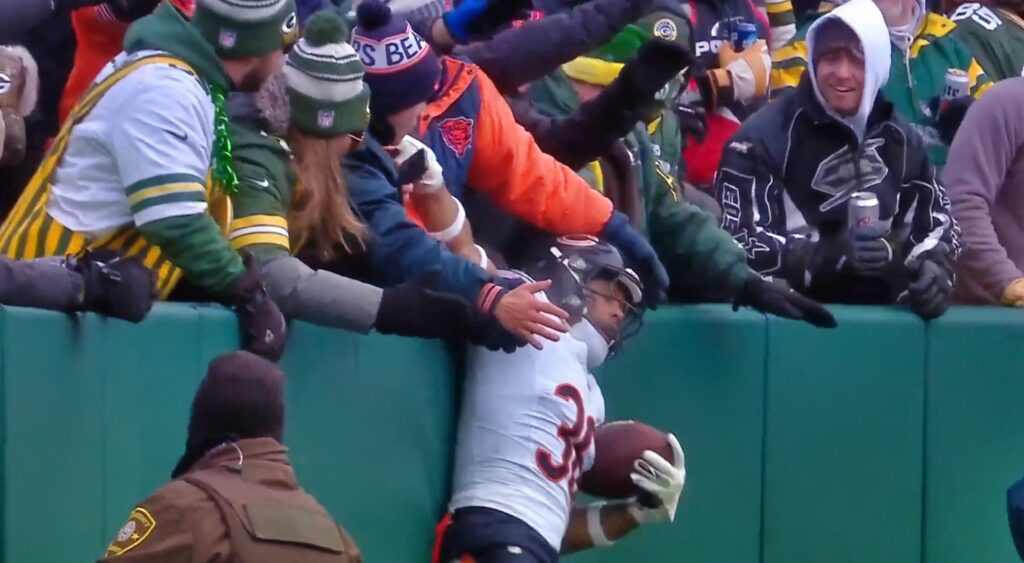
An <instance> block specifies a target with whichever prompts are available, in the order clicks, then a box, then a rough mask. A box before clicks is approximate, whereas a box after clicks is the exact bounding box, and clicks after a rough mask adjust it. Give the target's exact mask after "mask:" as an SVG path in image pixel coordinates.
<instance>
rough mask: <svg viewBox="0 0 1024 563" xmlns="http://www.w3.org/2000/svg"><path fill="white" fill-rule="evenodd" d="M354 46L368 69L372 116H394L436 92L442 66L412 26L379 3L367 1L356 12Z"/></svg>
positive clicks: (367, 80) (372, 0)
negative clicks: (395, 16)
mask: <svg viewBox="0 0 1024 563" xmlns="http://www.w3.org/2000/svg"><path fill="white" fill-rule="evenodd" d="M352 46H353V47H355V50H356V52H357V53H359V57H360V58H361V59H362V61H363V65H364V66H365V67H366V76H365V77H363V80H365V81H366V83H367V84H368V85H369V86H370V92H371V95H370V111H371V112H372V113H374V114H376V115H378V116H381V117H384V116H388V115H394V114H396V113H398V112H400V111H402V110H404V109H408V108H411V107H412V106H414V105H416V104H418V103H420V102H427V101H430V100H431V99H432V98H433V97H434V94H435V93H436V92H437V84H438V81H439V80H440V79H441V62H440V61H439V60H438V59H437V56H435V55H434V52H433V51H432V50H431V49H430V45H428V44H427V42H426V41H424V40H423V38H422V37H420V36H419V35H417V34H416V32H415V31H413V30H412V26H411V25H409V22H408V21H406V20H404V19H401V18H394V17H392V15H391V8H389V7H388V6H387V5H385V4H383V3H381V2H380V0H364V2H363V3H361V4H359V7H358V8H356V28H355V30H353V32H352Z"/></svg>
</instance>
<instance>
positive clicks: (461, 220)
mask: <svg viewBox="0 0 1024 563" xmlns="http://www.w3.org/2000/svg"><path fill="white" fill-rule="evenodd" d="M452 199H453V200H455V205H456V206H458V208H459V212H458V215H456V216H455V221H453V222H452V224H451V225H449V226H448V228H446V229H444V230H442V231H437V232H434V233H429V234H430V236H432V237H434V238H435V239H437V240H439V241H441V242H448V241H450V240H452V239H453V238H455V237H457V236H459V233H461V232H462V227H464V226H465V225H466V210H465V209H464V208H463V207H462V203H461V202H460V201H459V200H457V199H455V198H454V197H453V198H452Z"/></svg>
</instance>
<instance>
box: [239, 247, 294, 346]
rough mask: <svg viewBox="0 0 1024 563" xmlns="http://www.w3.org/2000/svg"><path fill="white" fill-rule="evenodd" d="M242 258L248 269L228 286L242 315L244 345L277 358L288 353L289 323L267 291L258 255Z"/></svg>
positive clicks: (244, 255)
mask: <svg viewBox="0 0 1024 563" xmlns="http://www.w3.org/2000/svg"><path fill="white" fill-rule="evenodd" d="M242 260H243V262H244V263H245V272H243V273H242V275H240V276H238V279H236V280H235V281H234V282H232V284H231V287H230V288H229V289H228V298H229V300H230V304H231V305H234V307H235V313H236V314H237V315H238V327H239V332H240V333H241V336H242V348H244V349H245V350H248V351H249V352H252V353H253V354H257V355H260V356H263V357H264V358H267V359H268V360H270V361H273V362H276V361H278V360H280V359H281V356H283V355H284V349H285V346H286V345H287V344H288V324H287V322H285V318H284V315H283V314H281V310H280V309H278V308H277V304H275V303H274V301H273V300H272V299H271V298H270V296H269V295H267V288H266V286H265V285H263V281H262V280H261V279H260V274H259V265H258V264H257V263H256V259H255V258H253V256H252V255H251V254H249V253H248V252H243V253H242Z"/></svg>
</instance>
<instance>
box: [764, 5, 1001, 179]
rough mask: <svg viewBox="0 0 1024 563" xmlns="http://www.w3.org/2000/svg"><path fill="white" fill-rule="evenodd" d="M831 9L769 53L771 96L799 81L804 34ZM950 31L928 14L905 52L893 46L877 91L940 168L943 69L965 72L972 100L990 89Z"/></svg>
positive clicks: (942, 18)
mask: <svg viewBox="0 0 1024 563" xmlns="http://www.w3.org/2000/svg"><path fill="white" fill-rule="evenodd" d="M832 8H833V6H832V5H831V4H827V3H826V4H823V5H822V10H821V11H820V12H818V13H817V14H815V15H814V16H808V17H807V18H806V19H805V21H804V22H803V27H802V28H801V29H799V30H798V31H797V33H796V35H794V36H793V39H791V40H790V41H789V43H787V44H786V45H785V46H784V47H782V48H781V49H779V50H778V51H776V52H775V53H774V54H773V55H772V74H771V86H772V97H776V96H778V95H780V94H782V93H784V92H787V91H790V90H792V89H794V88H796V86H797V84H799V83H800V77H801V76H803V73H804V71H805V70H807V31H808V30H809V29H810V27H811V24H813V23H814V22H815V21H816V20H817V19H818V18H820V17H821V16H823V15H825V14H826V13H828V12H829V11H831V9H832ZM955 28H956V24H954V23H953V22H952V21H950V20H949V19H948V18H946V17H945V16H942V15H940V14H935V13H932V12H929V13H928V14H927V15H926V16H925V17H924V18H923V19H922V21H921V27H920V28H919V29H918V31H917V34H916V35H915V38H914V42H913V43H912V44H911V46H910V48H909V49H908V50H907V52H904V51H903V50H901V49H898V48H896V47H895V46H893V48H892V63H891V67H890V70H889V82H888V83H887V84H886V85H885V87H884V88H882V95H883V96H884V97H885V99H886V100H887V101H889V102H891V103H892V104H893V106H894V107H895V109H896V113H897V115H899V116H900V117H902V118H903V119H904V120H906V121H907V122H909V123H910V125H911V126H912V127H913V128H914V130H916V131H917V132H918V134H920V135H921V137H922V138H923V139H924V140H925V142H926V143H927V145H928V157H929V158H930V159H931V161H932V164H934V165H935V166H936V168H939V169H941V168H942V167H943V166H944V165H945V164H946V154H947V153H948V152H949V147H948V146H946V145H944V144H943V143H942V141H941V140H939V134H938V131H937V130H936V129H935V121H936V116H935V115H934V114H933V112H932V109H931V103H932V100H934V99H936V98H938V97H939V96H941V95H942V90H943V88H944V87H945V83H946V71H947V70H949V69H951V68H956V69H960V70H963V71H965V72H967V74H968V77H969V80H970V82H969V84H968V88H969V92H970V94H971V95H972V96H975V97H977V96H979V95H980V94H981V93H983V92H984V91H985V90H986V89H987V88H988V87H989V86H991V85H992V84H991V82H989V79H988V77H987V76H986V75H985V71H984V70H983V69H982V67H981V65H979V64H978V62H977V61H976V60H975V59H974V57H973V56H971V51H970V50H969V49H968V48H967V46H966V45H965V44H964V43H963V41H961V40H960V38H959V37H957V36H956V34H954V33H953V30H954V29H955Z"/></svg>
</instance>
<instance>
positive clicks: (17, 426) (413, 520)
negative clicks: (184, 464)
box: [0, 304, 1024, 563]
mask: <svg viewBox="0 0 1024 563" xmlns="http://www.w3.org/2000/svg"><path fill="white" fill-rule="evenodd" d="M835 312H836V316H837V318H838V319H839V322H840V324H841V326H840V328H839V329H837V330H834V331H820V330H815V329H813V328H810V327H807V326H805V325H802V324H799V323H794V322H789V321H783V320H778V319H770V320H769V319H765V318H764V317H763V316H760V315H756V314H753V313H749V312H739V313H733V312H732V311H730V310H729V308H728V307H725V306H712V305H705V306H696V307H686V308H664V309H662V310H659V311H657V312H656V313H654V314H650V315H648V317H647V323H646V327H645V329H644V332H643V334H642V335H641V336H640V337H638V338H637V339H636V340H635V341H631V342H629V343H628V346H627V350H626V352H625V353H624V354H623V355H622V356H621V357H619V358H616V359H614V360H613V361H612V362H610V363H609V364H608V365H607V366H606V367H605V368H604V369H603V370H602V371H601V372H600V373H599V378H600V380H601V382H602V385H603V387H604V390H605V396H606V399H607V403H608V413H609V419H623V418H636V419H642V420H644V421H647V422H649V423H651V424H654V425H656V426H658V427H661V428H664V429H666V430H670V431H673V432H675V433H676V434H677V435H678V436H679V437H680V440H681V441H682V443H683V445H684V447H685V448H686V450H687V460H688V464H687V465H688V466H687V474H688V481H687V490H686V492H685V494H684V497H683V502H682V504H681V507H680V510H679V514H678V518H677V521H676V524H675V525H674V526H657V527H652V528H651V529H648V530H641V531H640V532H638V533H637V534H635V536H634V537H630V538H627V539H624V540H623V541H622V542H620V544H619V545H618V546H616V547H615V548H612V549H609V550H600V551H593V552H590V553H585V554H580V555H578V556H574V557H572V558H571V559H569V560H570V561H578V562H580V563H613V562H615V563H618V562H624V561H630V562H633V561H637V562H639V561H658V562H676V561H680V562H699V563H711V562H719V563H805V562H806V563H833V562H835V563H847V562H855V561H856V562H860V563H918V562H921V563H989V562H992V563H995V562H999V563H1003V562H1009V561H1013V560H1014V557H1015V556H1014V552H1013V547H1012V543H1011V542H1010V540H1009V535H1008V532H1007V527H1006V521H1005V510H1004V491H1005V489H1006V487H1007V486H1008V485H1009V484H1010V483H1011V482H1012V481H1014V480H1015V479H1016V478H1018V477H1019V476H1021V475H1024V448H1022V447H1021V445H1022V443H1024V414H1022V409H1021V408H1020V405H1021V397H1022V396H1024V377H1022V373H1021V366H1022V365H1024V362H1021V352H1020V350H1021V346H1020V343H1021V342H1022V341H1024V322H1021V321H1022V320H1024V317H1022V316H1021V315H1022V313H1021V312H1019V311H1013V310H1002V309H982V308H978V309H955V310H952V311H950V313H949V314H947V315H946V316H945V317H944V318H942V319H940V320H939V321H935V322H932V323H929V324H928V325H925V324H924V323H922V322H920V321H919V320H918V319H916V318H915V317H913V316H911V315H910V314H908V313H906V312H901V311H892V310H884V309H873V308H843V307H837V308H835ZM293 328H294V330H293V333H292V340H291V345H290V347H289V351H288V354H287V355H286V357H285V359H284V361H283V367H284V369H285V371H286V373H287V375H288V390H287V392H288V406H289V411H288V422H287V428H286V441H287V442H288V444H289V446H290V447H291V448H292V452H293V461H294V463H295V465H296V468H297V471H298V474H299V477H300V479H301V480H302V482H303V484H304V485H305V486H306V488H307V489H309V490H310V491H311V492H312V493H313V494H315V495H316V496H317V497H318V498H320V499H321V501H322V502H323V503H324V504H325V505H326V506H327V508H328V509H329V510H330V511H331V512H332V514H334V515H335V516H336V517H337V518H338V519H339V520H340V521H341V522H342V523H343V524H344V525H345V526H346V527H347V528H349V529H350V530H351V531H352V532H353V534H354V535H355V536H356V538H357V540H358V541H359V543H360V546H361V547H362V548H363V550H364V553H365V555H366V561H367V562H368V563H377V562H385V563H414V562H416V563H423V562H425V561H426V560H427V555H428V553H429V548H430V545H431V542H432V540H433V528H434V524H435V522H436V519H437V517H438V515H439V514H440V512H441V510H443V507H444V504H445V501H446V498H447V494H448V493H447V489H448V476H449V474H450V472H451V449H452V439H453V436H454V425H455V417H456V408H457V407H456V405H457V392H458V385H459V381H460V378H459V376H458V372H459V370H458V363H457V361H456V360H457V354H454V353H451V351H450V350H447V349H446V348H445V347H444V346H441V345H438V344H436V343H431V342H425V341H415V340H409V339H399V338H390V337H382V336H371V337H363V336H358V335H353V334H349V333H344V332H341V331H334V330H328V329H323V328H319V327H313V326H310V325H305V324H301V323H300V324H297V325H295V326H294V327H293ZM236 343H237V334H236V327H235V321H234V317H233V315H231V314H230V313H229V312H227V311H225V310H223V309H221V308H219V307H204V306H194V305H187V304H175V305H160V306H158V307H157V308H156V309H155V310H154V312H153V314H152V315H151V317H150V318H149V319H147V320H146V322H145V323H143V324H142V325H141V326H134V325H130V324H127V323H124V322H120V321H111V320H105V319H102V318H99V317H96V316H94V315H85V316H81V317H78V318H77V319H75V320H72V319H70V318H68V317H65V316H63V315H59V314H56V313H51V312H43V311H34V310H28V309H18V308H0V416H2V426H0V435H2V445H3V447H2V449H0V553H2V561H4V562H11V563H21V562H33V563H36V562H38V563H50V562H54V563H56V562H65V561H83V560H84V561H89V560H92V559H93V558H94V557H95V556H96V555H98V554H99V553H101V552H102V550H103V549H104V547H105V545H106V542H107V541H108V540H109V539H110V538H111V536H112V535H113V534H114V533H115V532H116V530H117V529H118V528H119V527H120V526H121V525H122V524H123V521H124V518H125V517H126V516H127V514H128V512H129V511H130V510H131V508H132V507H133V506H134V504H135V503H136V502H137V501H138V500H140V499H142V498H144V497H145V496H146V495H147V494H148V493H149V492H151V491H152V490H153V489H154V488H155V487H157V486H159V485H160V484H161V483H162V482H163V481H164V480H165V479H166V478H167V475H168V473H169V472H170V469H171V467H172V466H173V465H174V463H175V461H176V460H177V457H178V455H179V454H180V452H181V450H182V447H183V444H184V433H185V432H184V431H185V424H186V421H187V416H188V406H189V402H190V400H191V396H192V393H193V392H194V390H195V386H196V384H197V383H198V381H199V380H200V378H201V377H202V374H203V371H204V369H205V364H206V362H208V361H209V360H210V359H211V358H213V357H214V356H216V355H218V354H220V353H222V352H224V351H226V350H229V349H232V348H233V347H234V346H235V345H236ZM513 375H514V374H513Z"/></svg>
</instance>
